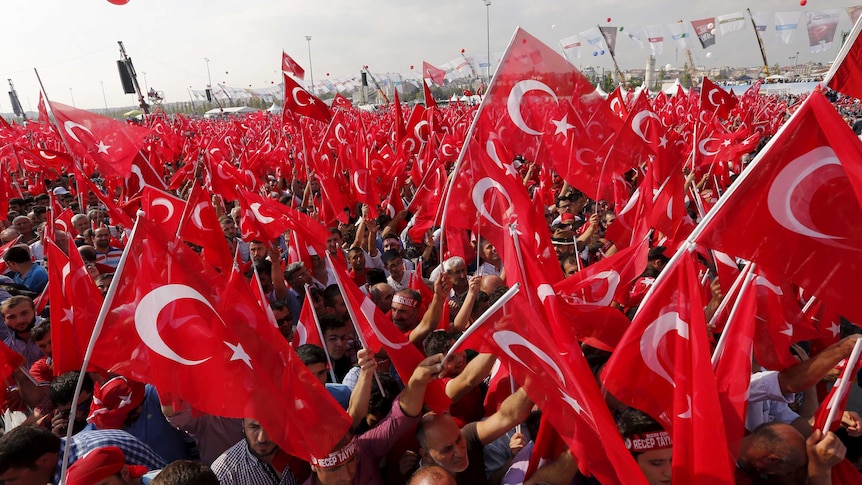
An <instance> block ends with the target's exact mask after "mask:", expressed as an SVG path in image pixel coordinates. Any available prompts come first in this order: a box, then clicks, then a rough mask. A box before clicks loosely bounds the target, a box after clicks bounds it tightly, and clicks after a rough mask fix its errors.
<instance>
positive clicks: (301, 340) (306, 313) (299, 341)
mask: <svg viewBox="0 0 862 485" xmlns="http://www.w3.org/2000/svg"><path fill="white" fill-rule="evenodd" d="M305 344H312V345H317V346H318V347H320V348H322V349H323V350H324V351H325V350H326V345H325V344H324V343H323V336H322V335H321V332H320V322H318V321H317V311H315V310H314V304H313V302H312V301H311V295H309V294H308V285H306V289H305V303H303V305H302V310H301V311H300V312H299V318H298V319H297V321H296V329H295V330H294V332H293V341H292V342H291V345H293V348H297V347H299V346H300V345H305Z"/></svg>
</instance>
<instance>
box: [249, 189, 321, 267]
mask: <svg viewBox="0 0 862 485" xmlns="http://www.w3.org/2000/svg"><path fill="white" fill-rule="evenodd" d="M238 195H239V202H240V207H242V210H243V217H242V219H241V220H240V227H241V229H242V234H243V237H244V238H245V239H246V240H249V241H251V240H254V239H257V240H259V241H264V242H268V241H272V240H274V239H276V238H278V237H279V236H280V235H282V234H284V232H285V231H286V230H287V229H290V230H291V231H295V232H297V233H298V234H299V235H300V238H301V239H302V240H304V241H305V242H306V243H309V244H311V245H312V246H313V247H314V249H315V251H316V252H317V254H323V253H324V252H325V251H326V239H327V238H328V237H329V232H328V231H327V230H326V228H325V227H323V225H321V224H320V223H319V222H318V221H317V220H315V219H313V218H312V217H310V216H308V215H306V214H303V213H301V212H299V211H297V210H296V209H293V208H291V207H289V206H286V205H284V204H281V203H279V202H278V201H275V200H272V199H267V198H264V197H261V196H260V195H258V194H255V193H253V192H248V191H246V190H243V189H240V190H239V192H238Z"/></svg>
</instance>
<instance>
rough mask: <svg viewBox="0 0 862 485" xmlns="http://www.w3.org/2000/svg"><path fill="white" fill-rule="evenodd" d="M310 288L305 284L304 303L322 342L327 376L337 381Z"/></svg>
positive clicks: (334, 381)
mask: <svg viewBox="0 0 862 485" xmlns="http://www.w3.org/2000/svg"><path fill="white" fill-rule="evenodd" d="M310 288H311V286H310V285H308V284H306V285H305V304H306V305H311V307H310V308H311V318H313V319H314V329H315V330H317V335H318V336H319V337H320V343H321V344H323V353H324V354H326V364H327V365H328V366H329V377H331V378H332V382H333V383H336V382H338V381H337V380H336V379H335V369H334V368H333V367H332V358H331V357H330V356H329V349H327V348H326V340H324V339H323V331H322V330H321V329H320V321H318V320H317V310H315V309H314V305H313V302H312V301H311V300H312V299H311V291H309V289H310Z"/></svg>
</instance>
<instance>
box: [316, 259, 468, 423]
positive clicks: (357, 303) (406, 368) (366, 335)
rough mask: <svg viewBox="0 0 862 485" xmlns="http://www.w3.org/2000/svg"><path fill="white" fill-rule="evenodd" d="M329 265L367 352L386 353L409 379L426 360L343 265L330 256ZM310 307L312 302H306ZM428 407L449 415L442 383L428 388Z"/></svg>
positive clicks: (435, 381)
mask: <svg viewBox="0 0 862 485" xmlns="http://www.w3.org/2000/svg"><path fill="white" fill-rule="evenodd" d="M326 259H327V261H329V263H330V268H331V269H332V274H334V275H335V282H336V284H337V285H338V286H339V287H340V288H341V294H342V296H343V297H344V304H345V305H347V307H348V309H349V310H350V314H351V319H352V320H353V323H354V325H356V330H357V331H358V332H359V333H360V334H361V335H362V340H363V342H364V344H365V345H367V346H368V350H370V351H371V352H372V353H374V354H376V353H377V352H380V349H386V354H387V355H388V356H389V359H390V360H391V361H392V364H393V365H394V366H395V369H396V370H397V371H398V375H400V376H410V375H412V374H413V370H414V369H416V366H417V365H418V364H419V362H421V361H422V359H424V358H425V356H423V355H422V353H421V352H419V349H418V348H416V346H415V345H413V344H412V343H410V342H409V341H408V340H407V337H405V336H404V335H403V334H402V333H401V331H399V330H398V327H396V326H395V324H394V323H392V320H391V319H389V318H387V317H386V315H384V314H383V312H381V311H380V309H379V308H377V305H375V304H374V303H373V302H372V301H371V300H370V299H368V297H367V296H365V294H363V293H362V290H360V289H359V287H358V286H356V285H355V284H354V283H353V281H351V280H350V277H349V276H347V273H345V270H344V268H343V267H342V266H341V265H340V264H333V263H332V259H331V258H330V256H329V254H328V253H327V255H326ZM306 304H310V302H306ZM425 404H426V405H427V406H428V407H430V408H431V409H433V410H434V411H437V412H444V411H448V409H449V406H450V405H451V404H452V400H451V399H449V396H447V395H446V388H445V387H444V386H443V383H442V381H440V380H434V381H431V383H430V384H429V385H428V390H427V391H426V393H425Z"/></svg>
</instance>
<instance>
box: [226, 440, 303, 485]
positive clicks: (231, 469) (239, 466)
mask: <svg viewBox="0 0 862 485" xmlns="http://www.w3.org/2000/svg"><path fill="white" fill-rule="evenodd" d="M212 470H213V472H215V474H216V476H217V477H218V479H219V482H220V483H221V485H299V482H297V480H296V477H294V476H293V473H292V472H291V471H290V467H284V472H282V474H281V476H279V475H278V472H276V471H275V468H273V467H272V465H270V464H268V463H264V462H262V461H260V460H259V459H258V458H257V457H256V456H254V455H253V454H252V453H251V451H250V450H249V449H248V444H247V443H246V441H245V440H244V439H243V440H242V441H240V442H239V443H237V444H235V445H233V446H232V447H231V448H230V449H229V450H227V451H225V452H224V453H223V454H222V455H221V456H220V457H218V458H216V461H214V462H213V465H212Z"/></svg>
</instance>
